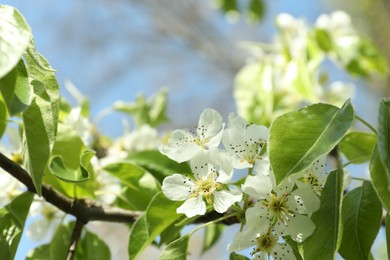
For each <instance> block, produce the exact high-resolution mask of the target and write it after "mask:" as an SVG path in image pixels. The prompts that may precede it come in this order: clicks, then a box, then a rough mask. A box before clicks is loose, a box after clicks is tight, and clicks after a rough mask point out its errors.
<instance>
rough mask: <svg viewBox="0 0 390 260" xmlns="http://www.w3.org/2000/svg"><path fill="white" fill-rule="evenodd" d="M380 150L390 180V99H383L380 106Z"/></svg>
mask: <svg viewBox="0 0 390 260" xmlns="http://www.w3.org/2000/svg"><path fill="white" fill-rule="evenodd" d="M378 152H379V157H380V158H381V160H382V163H383V166H384V168H385V170H386V173H387V179H388V181H390V100H389V99H382V101H381V103H380V106H379V125H378Z"/></svg>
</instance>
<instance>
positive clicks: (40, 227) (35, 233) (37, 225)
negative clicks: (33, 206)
mask: <svg viewBox="0 0 390 260" xmlns="http://www.w3.org/2000/svg"><path fill="white" fill-rule="evenodd" d="M49 230H50V222H49V221H48V220H47V219H46V218H38V219H36V220H35V221H33V222H32V223H31V224H30V226H29V227H28V229H27V236H28V237H29V238H30V239H32V240H36V241H39V240H42V239H44V238H45V237H46V235H47V234H48V231H49Z"/></svg>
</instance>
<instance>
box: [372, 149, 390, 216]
mask: <svg viewBox="0 0 390 260" xmlns="http://www.w3.org/2000/svg"><path fill="white" fill-rule="evenodd" d="M369 167H370V176H371V181H372V185H373V186H374V189H375V191H376V193H377V194H378V197H379V199H380V201H381V202H382V205H383V207H384V208H385V209H386V211H387V212H389V211H390V189H389V187H390V182H389V180H388V178H387V174H386V170H385V166H384V165H383V163H382V161H381V159H380V157H379V153H378V147H377V146H376V147H375V149H374V152H373V153H372V157H371V160H370V166H369Z"/></svg>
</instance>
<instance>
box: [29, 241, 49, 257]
mask: <svg viewBox="0 0 390 260" xmlns="http://www.w3.org/2000/svg"><path fill="white" fill-rule="evenodd" d="M26 260H51V258H50V244H44V245H41V246H38V247H36V248H34V249H33V250H31V251H30V252H29V253H28V254H27V256H26Z"/></svg>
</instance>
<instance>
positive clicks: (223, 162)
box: [217, 152, 233, 183]
mask: <svg viewBox="0 0 390 260" xmlns="http://www.w3.org/2000/svg"><path fill="white" fill-rule="evenodd" d="M218 165H219V170H218V173H219V175H218V178H217V182H220V183H229V182H230V180H231V178H232V177H233V165H232V157H231V156H230V154H228V153H222V152H220V153H219V156H218Z"/></svg>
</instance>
